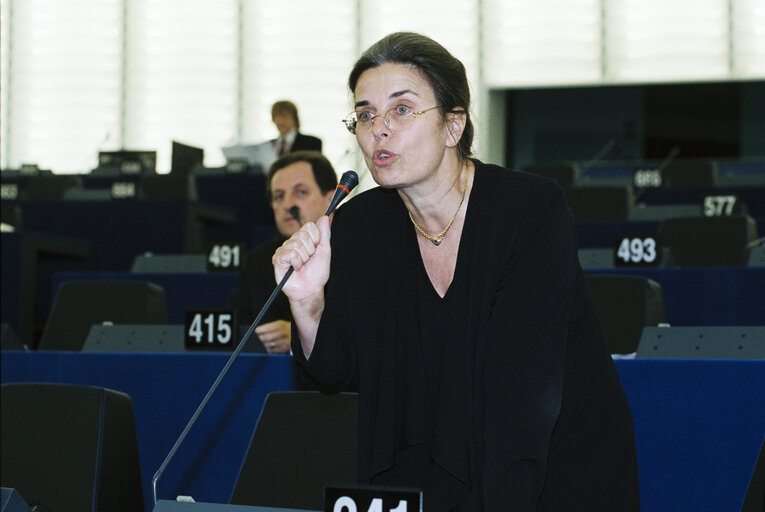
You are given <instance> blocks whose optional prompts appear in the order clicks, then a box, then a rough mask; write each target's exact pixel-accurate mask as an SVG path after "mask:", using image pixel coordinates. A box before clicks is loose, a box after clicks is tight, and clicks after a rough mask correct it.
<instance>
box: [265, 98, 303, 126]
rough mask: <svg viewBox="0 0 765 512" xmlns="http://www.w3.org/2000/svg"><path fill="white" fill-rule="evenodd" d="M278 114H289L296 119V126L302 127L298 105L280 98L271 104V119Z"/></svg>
mask: <svg viewBox="0 0 765 512" xmlns="http://www.w3.org/2000/svg"><path fill="white" fill-rule="evenodd" d="M278 114H289V115H291V116H292V119H294V120H295V128H298V129H300V117H298V111H297V107H296V106H295V104H294V103H292V102H291V101H288V100H280V101H277V102H276V103H274V104H273V105H272V106H271V119H273V118H274V116H276V115H278Z"/></svg>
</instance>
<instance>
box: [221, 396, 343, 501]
mask: <svg viewBox="0 0 765 512" xmlns="http://www.w3.org/2000/svg"><path fill="white" fill-rule="evenodd" d="M357 440H358V403H357V395H356V394H355V393H340V394H338V395H331V396H330V395H322V394H321V393H319V392H316V391H295V392H292V391H290V392H276V393H271V394H269V395H268V397H267V398H266V401H265V404H264V405H263V411H262V412H261V414H260V418H259V419H258V423H257V425H256V426H255V432H254V433H253V435H252V440H251V441H250V447H249V449H248V450H247V455H246V457H245V459H244V463H243V464H242V468H241V470H240V472H239V476H238V477H237V481H236V485H235V487H234V492H233V494H232V496H231V503H232V504H236V505H257V506H266V507H280V508H292V509H304V510H323V509H324V486H325V484H327V483H340V484H354V483H356V482H357V459H356V454H357V450H358V448H357Z"/></svg>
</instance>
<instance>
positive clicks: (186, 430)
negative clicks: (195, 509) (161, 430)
mask: <svg viewBox="0 0 765 512" xmlns="http://www.w3.org/2000/svg"><path fill="white" fill-rule="evenodd" d="M294 271H295V269H294V268H293V267H290V268H289V269H288V270H287V273H286V274H284V277H283V278H282V280H281V281H280V282H279V284H278V285H277V286H276V288H275V289H274V291H273V292H272V293H271V296H270V297H268V300H267V301H266V303H265V304H264V305H263V308H262V309H261V310H260V313H258V316H257V317H256V318H255V320H254V321H253V322H252V324H250V327H249V328H248V329H247V332H246V333H245V334H244V336H243V337H242V341H240V342H239V345H238V346H237V347H236V349H235V350H234V352H233V353H232V354H231V357H229V358H228V361H226V365H225V366H224V367H223V370H221V372H220V373H219V374H218V378H216V379H215V382H213V384H212V386H211V387H210V390H209V391H208V392H207V394H206V395H205V397H204V398H203V399H202V402H201V403H200V404H199V407H197V410H196V411H195V412H194V414H193V415H192V416H191V419H190V420H189V422H188V423H187V424H186V427H185V428H184V429H183V432H181V435H180V436H179V437H178V440H177V441H176V442H175V444H174V445H173V447H172V448H171V449H170V453H168V454H167V457H165V460H164V461H163V462H162V465H161V466H160V467H159V469H158V470H157V472H156V473H155V474H154V478H152V480H151V485H152V491H153V495H154V504H155V505H156V504H157V481H158V480H159V478H160V477H161V476H162V473H164V472H165V469H166V468H167V465H168V464H169V463H170V460H171V459H172V458H173V456H174V455H175V452H177V451H178V449H179V448H180V447H181V444H182V443H183V441H184V440H185V439H186V436H188V435H189V432H190V431H191V427H192V426H194V423H196V421H197V418H199V415H200V414H202V411H204V409H205V407H207V404H208V402H209V401H210V399H211V398H212V396H213V395H214V394H215V391H216V390H217V389H218V386H220V383H221V382H222V381H223V378H224V377H225V376H226V374H227V373H228V370H229V368H230V367H231V365H232V364H234V360H236V358H237V356H238V355H239V353H240V352H241V351H242V349H244V346H245V345H246V344H247V341H249V339H250V337H252V334H253V333H254V332H255V327H257V326H258V324H260V321H261V320H262V319H263V315H265V314H266V312H267V311H268V308H270V307H271V303H272V302H273V301H274V299H275V298H276V296H277V295H279V292H280V291H282V288H284V283H286V282H287V279H289V277H290V276H291V275H292V272H294Z"/></svg>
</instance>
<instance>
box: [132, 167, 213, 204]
mask: <svg viewBox="0 0 765 512" xmlns="http://www.w3.org/2000/svg"><path fill="white" fill-rule="evenodd" d="M138 190H139V192H138V193H139V195H140V197H142V198H144V199H188V200H194V201H196V199H197V197H198V195H197V187H196V181H195V180H194V177H193V176H191V175H190V174H183V173H178V174H172V173H171V174H142V175H141V176H140V177H139V181H138Z"/></svg>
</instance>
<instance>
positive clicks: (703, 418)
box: [2, 351, 765, 512]
mask: <svg viewBox="0 0 765 512" xmlns="http://www.w3.org/2000/svg"><path fill="white" fill-rule="evenodd" d="M227 357H228V356H227V355H226V354H139V353H135V354H132V353H131V354H105V353H104V354H99V353H64V352H40V353H35V352H9V351H6V352H4V353H3V354H2V382H3V383H7V382H25V381H33V382H60V383H74V384H87V385H94V386H104V387H108V388H111V389H116V390H118V391H122V392H125V393H127V394H129V395H130V396H131V397H132V400H133V409H134V414H135V419H136V432H137V436H138V450H139V454H140V460H141V471H142V479H143V485H144V495H145V497H146V503H147V510H151V508H152V507H151V506H150V503H151V478H152V476H153V475H154V473H155V471H156V470H157V468H158V467H159V466H160V464H161V463H162V461H163V460H164V458H165V456H166V455H167V453H168V452H169V450H170V448H171V447H172V445H173V444H174V442H175V440H176V439H177V437H178V435H179V434H180V433H181V431H182V430H183V427H184V426H185V425H186V422H187V421H188V420H189V418H190V417H191V415H192V414H193V412H194V411H195V410H196V408H197V406H198V405H199V403H200V402H201V400H202V398H203V397H204V395H205V394H206V392H207V390H208V389H209V387H210V385H211V384H212V382H213V381H214V380H215V377H216V376H217V375H218V373H219V372H220V370H221V369H222V368H223V366H224V364H225V362H226V359H227ZM616 366H617V369H618V371H619V374H620V376H621V380H622V385H623V387H624V389H625V392H626V394H627V398H628V400H629V402H630V406H631V409H632V414H633V417H634V422H635V431H636V441H637V450H638V464H639V472H640V490H641V501H642V510H645V511H669V510H671V511H673V512H683V511H687V512H699V511H710V512H711V511H714V512H718V511H722V510H725V511H737V510H738V509H739V507H740V505H741V503H742V501H743V499H744V495H745V493H746V488H747V484H748V482H749V478H750V476H751V472H752V470H753V468H754V464H755V461H756V459H757V454H758V451H759V448H760V444H761V442H762V440H763V436H764V435H765V392H763V390H765V361H718V360H709V361H705V360H637V359H635V360H618V361H616ZM292 389H310V388H309V386H308V385H307V383H306V382H304V381H303V380H302V377H301V376H299V375H298V373H297V371H296V369H295V366H294V363H293V361H292V360H291V358H290V357H289V356H267V355H256V354H243V355H242V356H241V357H240V359H239V360H237V361H236V363H235V364H234V365H233V366H232V369H231V372H230V374H229V375H228V376H227V378H226V379H225V380H224V381H223V383H222V385H221V387H220V389H219V390H218V392H217V394H216V395H215V396H214V397H213V399H212V400H211V402H210V404H209V406H208V408H207V410H205V411H204V413H203V414H202V415H201V416H200V419H199V422H198V424H197V425H196V426H195V427H194V428H193V429H192V430H191V432H190V435H189V437H188V438H187V439H186V441H185V443H184V444H183V445H181V448H180V451H179V452H178V454H177V456H176V458H175V459H174V460H173V461H172V462H171V463H170V465H169V466H168V468H167V471H166V472H165V474H164V476H163V477H162V478H161V479H160V480H159V484H158V495H159V497H160V499H168V498H174V497H175V496H176V495H179V494H183V495H191V496H193V497H194V498H195V499H196V500H197V501H205V502H212V503H226V502H228V499H229V497H230V495H231V492H232V490H233V487H234V483H235V480H236V477H237V474H238V471H239V468H240V465H241V463H242V461H243V458H244V456H245V453H246V450H247V447H248V444H249V440H250V436H251V434H252V430H253V428H254V427H255V424H256V422H257V418H258V415H259V413H260V409H261V407H262V404H263V401H264V399H265V397H266V395H267V394H268V393H269V392H271V391H283V390H292Z"/></svg>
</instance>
